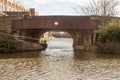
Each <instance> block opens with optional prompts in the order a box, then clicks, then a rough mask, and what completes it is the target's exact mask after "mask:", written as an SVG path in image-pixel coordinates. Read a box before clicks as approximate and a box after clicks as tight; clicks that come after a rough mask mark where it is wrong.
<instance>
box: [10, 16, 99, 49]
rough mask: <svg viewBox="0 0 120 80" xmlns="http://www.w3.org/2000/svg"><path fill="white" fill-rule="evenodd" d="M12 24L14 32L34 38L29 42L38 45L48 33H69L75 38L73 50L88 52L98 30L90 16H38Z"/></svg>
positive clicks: (95, 22)
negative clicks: (41, 38) (58, 31)
mask: <svg viewBox="0 0 120 80" xmlns="http://www.w3.org/2000/svg"><path fill="white" fill-rule="evenodd" d="M12 24H13V31H19V32H20V35H23V36H27V37H31V38H34V40H28V41H31V42H36V43H38V42H39V38H40V36H41V35H42V34H43V33H45V32H46V31H51V30H52V31H54V30H61V31H65V32H68V33H69V34H70V35H71V36H72V38H73V48H74V49H79V50H88V49H89V47H90V46H92V45H94V43H95V33H94V30H96V29H98V24H97V20H96V19H93V18H91V17H90V16H89V17H85V16H84V17H83V16H37V17H28V18H25V19H21V20H14V21H13V22H12Z"/></svg>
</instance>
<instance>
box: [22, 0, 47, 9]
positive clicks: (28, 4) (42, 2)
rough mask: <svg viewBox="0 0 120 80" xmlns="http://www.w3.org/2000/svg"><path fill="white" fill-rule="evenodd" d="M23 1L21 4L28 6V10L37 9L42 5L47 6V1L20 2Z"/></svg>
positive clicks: (24, 0) (26, 0) (25, 0)
mask: <svg viewBox="0 0 120 80" xmlns="http://www.w3.org/2000/svg"><path fill="white" fill-rule="evenodd" d="M20 1H21V3H22V4H23V5H24V6H26V7H28V8H30V7H35V8H36V7H37V6H38V5H40V4H45V3H47V0H31V1H28V0H20Z"/></svg>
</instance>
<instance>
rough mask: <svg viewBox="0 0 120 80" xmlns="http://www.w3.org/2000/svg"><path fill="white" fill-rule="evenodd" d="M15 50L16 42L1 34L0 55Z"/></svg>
mask: <svg viewBox="0 0 120 80" xmlns="http://www.w3.org/2000/svg"><path fill="white" fill-rule="evenodd" d="M15 50H16V41H15V40H14V39H13V38H12V37H9V36H7V35H5V34H3V33H0V53H10V52H14V51H15Z"/></svg>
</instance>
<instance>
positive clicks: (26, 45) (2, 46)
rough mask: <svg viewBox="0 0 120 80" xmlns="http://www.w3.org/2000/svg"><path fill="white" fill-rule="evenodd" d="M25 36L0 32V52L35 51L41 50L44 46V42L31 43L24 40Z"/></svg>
mask: <svg viewBox="0 0 120 80" xmlns="http://www.w3.org/2000/svg"><path fill="white" fill-rule="evenodd" d="M24 39H25V38H23V37H20V36H18V35H10V34H7V33H0V52H1V53H11V52H24V51H35V50H43V49H44V48H45V47H46V46H45V44H46V43H44V44H42V45H41V44H38V43H33V42H29V41H25V40H24Z"/></svg>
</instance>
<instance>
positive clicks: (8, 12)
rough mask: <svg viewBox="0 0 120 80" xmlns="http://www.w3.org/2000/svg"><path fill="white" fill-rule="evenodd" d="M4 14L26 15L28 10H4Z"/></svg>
mask: <svg viewBox="0 0 120 80" xmlns="http://www.w3.org/2000/svg"><path fill="white" fill-rule="evenodd" d="M3 13H4V14H6V15H8V16H21V15H25V14H28V11H25V12H23V11H22V12H18V11H16V12H12V11H3Z"/></svg>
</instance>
